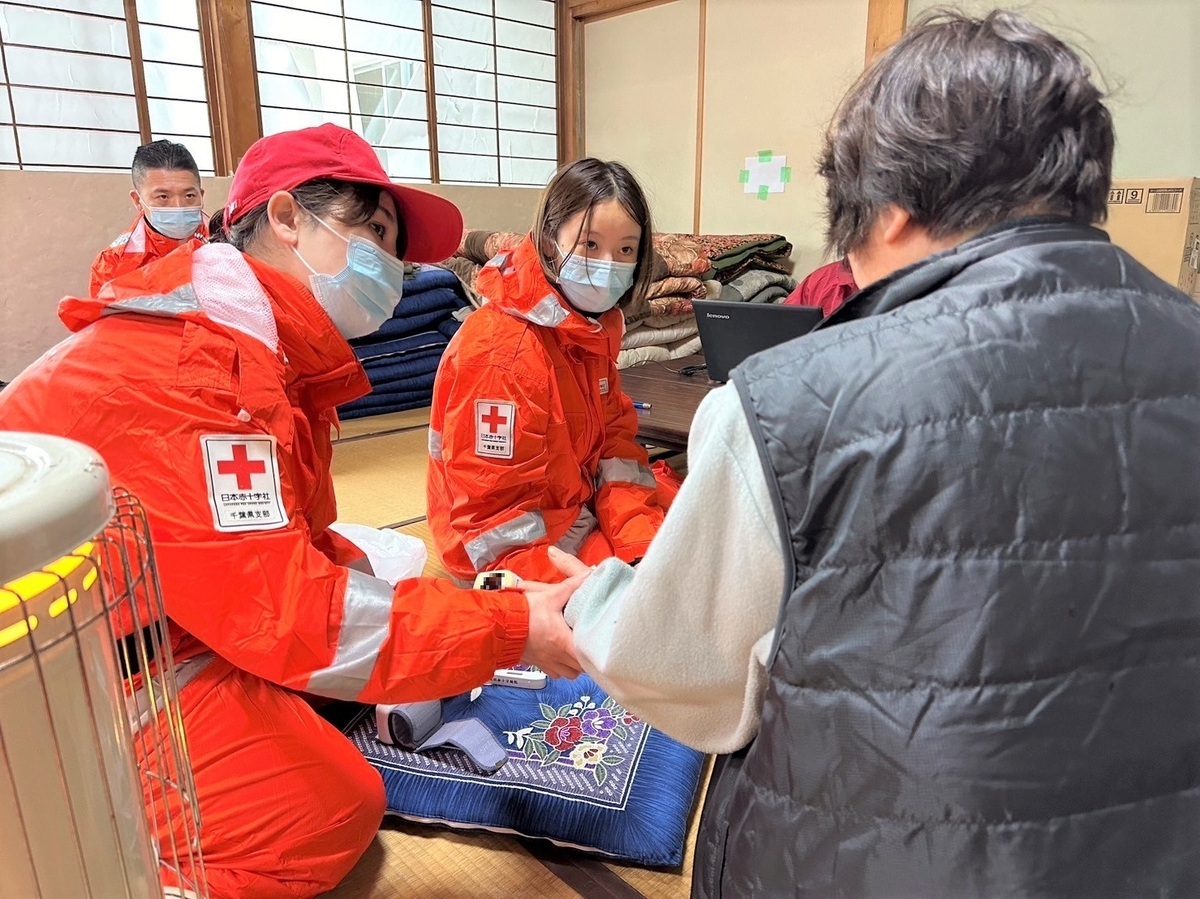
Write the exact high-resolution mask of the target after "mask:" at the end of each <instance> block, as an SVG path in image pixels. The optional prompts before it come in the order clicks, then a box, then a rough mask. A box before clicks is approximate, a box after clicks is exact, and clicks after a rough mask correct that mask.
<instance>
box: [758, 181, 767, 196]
mask: <svg viewBox="0 0 1200 899" xmlns="http://www.w3.org/2000/svg"><path fill="white" fill-rule="evenodd" d="M758 198H759V199H760V200H765V199H766V198H767V186H766V185H765V184H764V185H763V186H762V187H760V188H759V189H758Z"/></svg>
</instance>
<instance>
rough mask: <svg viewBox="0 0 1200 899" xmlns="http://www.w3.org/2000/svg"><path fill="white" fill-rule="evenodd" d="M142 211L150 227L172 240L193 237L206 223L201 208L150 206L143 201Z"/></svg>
mask: <svg viewBox="0 0 1200 899" xmlns="http://www.w3.org/2000/svg"><path fill="white" fill-rule="evenodd" d="M142 209H143V210H144V211H145V213H146V221H148V222H149V223H150V227H151V228H153V229H154V230H155V231H157V232H158V233H159V234H161V235H163V236H164V237H169V238H171V239H172V240H184V239H186V238H188V237H191V236H192V235H193V234H195V233H196V229H197V228H199V227H200V223H201V222H202V221H204V210H203V209H202V208H201V207H199V206H150V205H149V204H148V203H146V201H145V200H142Z"/></svg>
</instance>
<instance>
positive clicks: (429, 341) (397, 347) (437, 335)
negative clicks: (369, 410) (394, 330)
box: [354, 331, 450, 368]
mask: <svg viewBox="0 0 1200 899" xmlns="http://www.w3.org/2000/svg"><path fill="white" fill-rule="evenodd" d="M449 342H450V341H449V338H448V337H446V335H445V334H443V333H441V331H421V332H420V333H417V334H407V335H405V336H404V337H397V338H393V339H392V340H385V341H382V342H380V343H372V344H367V345H366V346H357V347H355V348H354V354H355V355H356V356H358V361H359V362H361V363H362V364H363V365H364V366H365V367H367V368H370V367H371V364H372V363H374V362H376V361H378V360H380V359H387V358H389V357H392V356H407V355H409V354H412V353H419V352H423V351H426V350H430V349H436V350H437V351H438V352H439V353H441V351H442V350H444V349H445V348H446V344H447V343H449Z"/></svg>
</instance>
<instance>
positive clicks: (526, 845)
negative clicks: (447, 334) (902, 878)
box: [327, 409, 711, 899]
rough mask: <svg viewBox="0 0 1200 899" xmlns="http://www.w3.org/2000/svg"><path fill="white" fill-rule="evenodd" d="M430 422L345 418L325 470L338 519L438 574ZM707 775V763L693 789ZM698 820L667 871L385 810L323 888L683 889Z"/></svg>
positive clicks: (372, 893) (355, 896)
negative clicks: (390, 535)
mask: <svg viewBox="0 0 1200 899" xmlns="http://www.w3.org/2000/svg"><path fill="white" fill-rule="evenodd" d="M428 424H429V410H428V409H418V410H413V411H411V412H398V413H394V414H391V415H379V416H374V417H371V418H363V419H356V420H354V421H349V422H346V423H344V424H343V425H342V431H341V435H340V438H339V439H338V440H337V441H336V443H335V445H334V449H333V479H334V487H335V490H336V491H337V498H338V518H339V519H340V520H341V521H345V522H353V523H356V524H369V525H371V526H373V527H394V528H396V530H398V531H400V532H401V533H405V534H410V535H412V536H414V537H418V538H420V539H421V540H424V541H425V545H426V546H427V547H428V548H429V561H428V563H427V564H426V566H425V575H426V576H428V577H444V576H446V571H445V569H444V568H443V567H442V564H441V560H440V559H439V558H438V556H437V551H436V550H435V549H434V547H433V541H432V538H431V536H430V533H429V525H428V523H427V522H426V521H425V472H426V461H427V458H428V455H427V439H428ZM709 770H711V764H710V768H709ZM707 784H708V772H707V771H706V773H705V776H704V781H703V787H702V788H701V790H700V796H701V797H702V796H703V794H704V791H705V788H706V787H707ZM698 819H699V814H698V813H696V812H693V815H692V824H691V832H690V834H689V837H688V846H687V856H686V858H685V860H684V865H683V867H682V869H681V870H680V871H678V872H675V871H655V870H648V869H645V868H640V867H637V866H635V865H621V864H613V863H608V862H602V861H600V860H598V859H596V858H592V857H589V856H587V855H585V854H583V853H577V852H571V851H569V850H561V849H557V848H555V847H553V846H550V845H549V844H547V843H544V842H541V841H534V840H520V839H516V838H513V837H505V836H500V835H498V834H490V833H480V832H469V833H468V832H455V831H450V830H447V829H445V828H437V827H431V826H426V825H420V824H413V823H409V822H406V821H400V820H397V819H395V818H388V819H386V820H385V821H384V825H383V827H382V828H381V829H380V831H379V834H378V835H377V836H376V838H375V842H374V843H373V844H372V845H371V847H370V849H368V850H367V853H366V855H364V856H363V858H362V860H361V861H359V863H358V865H356V866H355V868H354V870H353V871H351V872H350V874H349V876H347V878H346V879H345V881H343V882H342V884H341V885H340V886H339V887H338V888H337V889H336V890H334V891H333V892H331V893H328V894H327V895H328V896H330V897H334V899H360V897H364V899H384V897H400V896H421V897H424V899H451V897H455V899H457V897H464V899H473V897H502V896H518V895H533V896H537V897H539V899H558V897H570V896H585V897H588V899H591V897H608V899H624V897H638V896H648V897H662V899H669V897H684V896H687V895H688V894H689V892H690V885H691V868H692V851H693V847H694V845H695V832H696V826H697V822H698Z"/></svg>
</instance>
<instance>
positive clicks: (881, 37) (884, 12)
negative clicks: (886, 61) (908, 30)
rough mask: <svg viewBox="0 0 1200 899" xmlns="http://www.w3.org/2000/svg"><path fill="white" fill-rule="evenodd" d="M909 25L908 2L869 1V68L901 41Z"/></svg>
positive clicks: (890, 0) (903, 0)
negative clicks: (881, 55) (882, 54)
mask: <svg viewBox="0 0 1200 899" xmlns="http://www.w3.org/2000/svg"><path fill="white" fill-rule="evenodd" d="M907 23H908V0H867V51H866V64H867V65H868V66H869V65H870V64H871V63H872V62H874V61H875V57H877V56H878V55H879V54H880V53H882V52H883V51H884V50H886V49H887V48H888V47H890V46H891V45H892V44H894V43H896V41H898V40H899V39H900V36H901V35H902V34H904V28H905V25H906V24H907Z"/></svg>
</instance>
